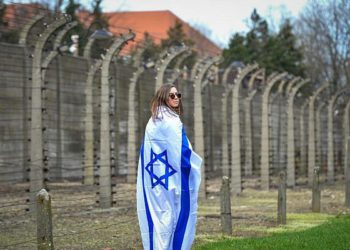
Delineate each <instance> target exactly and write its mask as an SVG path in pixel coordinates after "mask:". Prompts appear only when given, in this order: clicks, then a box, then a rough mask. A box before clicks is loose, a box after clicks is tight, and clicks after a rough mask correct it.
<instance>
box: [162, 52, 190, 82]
mask: <svg viewBox="0 0 350 250" xmlns="http://www.w3.org/2000/svg"><path fill="white" fill-rule="evenodd" d="M192 53H193V51H192V50H189V49H188V50H187V51H186V52H185V53H181V55H180V56H178V59H177V60H176V64H175V67H174V72H173V74H172V76H171V77H170V78H169V79H168V83H170V84H174V83H175V82H176V80H177V79H178V78H179V77H180V75H181V73H182V72H183V69H180V67H181V64H182V63H183V62H184V61H185V60H186V59H187V58H188V57H190V56H191V55H192Z"/></svg>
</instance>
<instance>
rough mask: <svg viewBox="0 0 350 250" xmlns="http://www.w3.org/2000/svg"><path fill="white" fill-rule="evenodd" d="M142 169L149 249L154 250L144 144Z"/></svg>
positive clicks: (141, 151) (142, 147) (141, 152)
mask: <svg viewBox="0 0 350 250" xmlns="http://www.w3.org/2000/svg"><path fill="white" fill-rule="evenodd" d="M140 154H141V167H142V187H143V199H144V201H145V208H146V214H147V221H148V233H149V248H150V250H153V221H152V217H151V213H150V211H149V207H148V202H147V197H146V191H145V181H144V172H145V163H144V155H143V154H144V143H142V145H141V150H140Z"/></svg>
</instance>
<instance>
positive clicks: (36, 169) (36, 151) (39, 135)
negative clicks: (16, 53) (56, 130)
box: [30, 15, 70, 209]
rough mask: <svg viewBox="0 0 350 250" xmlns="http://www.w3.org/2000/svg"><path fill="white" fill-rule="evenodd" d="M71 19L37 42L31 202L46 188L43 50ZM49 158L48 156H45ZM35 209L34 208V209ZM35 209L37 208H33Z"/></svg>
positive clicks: (58, 22)
mask: <svg viewBox="0 0 350 250" xmlns="http://www.w3.org/2000/svg"><path fill="white" fill-rule="evenodd" d="M68 21H70V18H69V17H68V16H66V15H65V16H63V17H61V18H59V19H57V20H56V21H54V22H53V23H52V24H51V25H50V26H47V28H46V30H45V31H44V32H43V34H41V36H40V37H39V39H38V41H37V42H36V45H35V49H34V54H33V55H34V57H33V64H32V106H31V108H32V119H31V133H30V135H31V136H30V138H31V145H35V146H34V147H33V146H31V147H30V161H31V164H30V193H31V200H34V199H35V198H34V196H35V193H36V192H38V191H39V190H40V189H42V188H43V186H44V173H43V166H44V165H45V159H44V154H43V150H44V148H43V133H44V130H45V128H44V127H43V123H42V117H43V113H44V112H45V109H44V108H43V106H42V99H43V96H45V93H44V91H45V89H44V88H43V81H42V80H43V79H42V54H43V49H44V46H45V44H46V42H47V41H48V39H49V37H50V36H51V35H52V34H53V33H54V32H55V31H56V30H58V29H60V28H61V27H62V26H63V25H65V24H66V23H67V22H68ZM45 157H47V156H45ZM32 208H33V207H32ZM33 209H35V208H33Z"/></svg>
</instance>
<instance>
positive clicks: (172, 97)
mask: <svg viewBox="0 0 350 250" xmlns="http://www.w3.org/2000/svg"><path fill="white" fill-rule="evenodd" d="M175 96H177V98H179V99H181V93H177V92H175V93H169V97H170V98H171V99H173V100H174V99H175Z"/></svg>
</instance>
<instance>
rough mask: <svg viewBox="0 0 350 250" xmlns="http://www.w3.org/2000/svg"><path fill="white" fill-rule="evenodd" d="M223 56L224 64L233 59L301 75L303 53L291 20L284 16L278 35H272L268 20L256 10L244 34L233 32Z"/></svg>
mask: <svg viewBox="0 0 350 250" xmlns="http://www.w3.org/2000/svg"><path fill="white" fill-rule="evenodd" d="M223 57H224V64H225V65H228V64H230V63H232V62H233V61H241V62H244V63H254V62H256V63H258V64H259V66H260V67H263V68H265V69H266V70H267V73H271V72H272V71H278V72H283V71H287V72H289V73H292V74H295V75H300V76H303V75H304V68H303V64H302V60H303V55H302V53H301V50H300V48H298V47H297V45H296V37H295V35H294V34H293V27H292V25H291V23H290V21H289V20H288V19H287V20H286V21H285V22H284V23H283V25H282V26H281V29H280V31H279V32H278V33H277V34H271V33H270V32H269V27H268V23H267V22H266V21H265V20H264V19H263V18H261V16H260V15H259V14H258V13H257V11H256V10H255V9H254V10H253V12H252V14H251V17H250V30H249V31H248V32H247V34H246V35H245V36H244V35H241V34H239V33H236V34H234V35H233V37H232V38H231V40H230V43H229V46H228V48H227V49H224V51H223Z"/></svg>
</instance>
